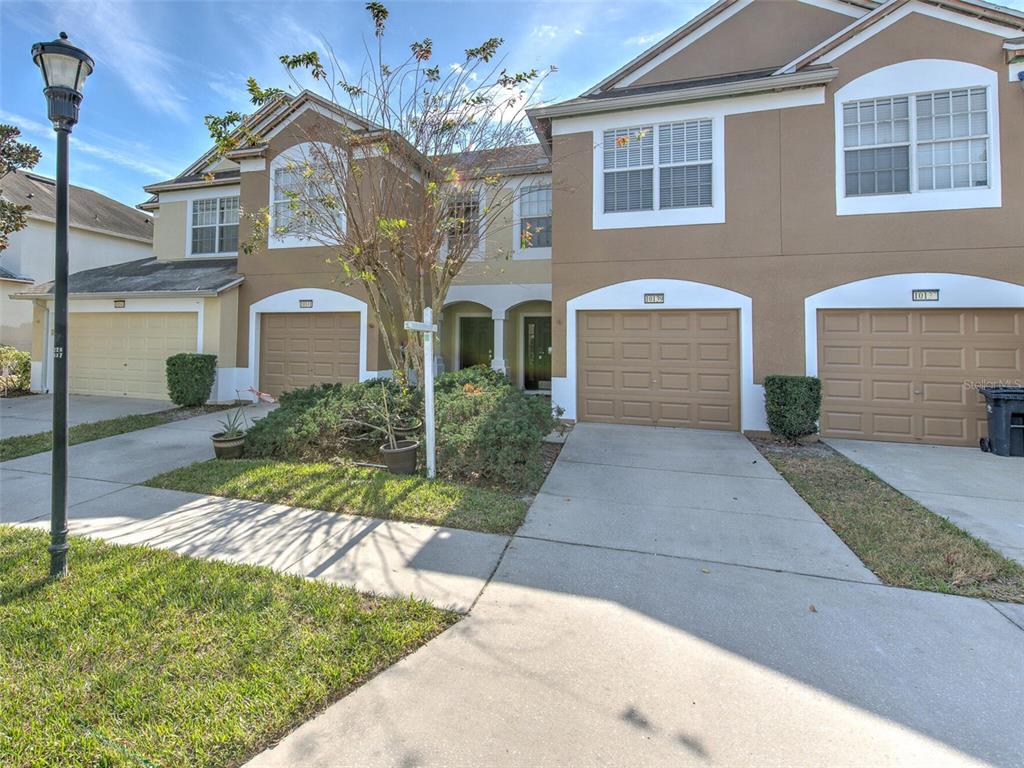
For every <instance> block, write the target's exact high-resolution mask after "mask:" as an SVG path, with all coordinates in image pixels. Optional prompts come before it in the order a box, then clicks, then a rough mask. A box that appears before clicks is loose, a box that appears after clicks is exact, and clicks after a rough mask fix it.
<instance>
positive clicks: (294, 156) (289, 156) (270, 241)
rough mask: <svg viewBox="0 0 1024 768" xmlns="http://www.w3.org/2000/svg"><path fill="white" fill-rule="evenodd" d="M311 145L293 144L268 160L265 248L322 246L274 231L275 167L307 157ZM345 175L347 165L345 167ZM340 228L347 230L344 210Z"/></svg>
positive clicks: (308, 239)
mask: <svg viewBox="0 0 1024 768" xmlns="http://www.w3.org/2000/svg"><path fill="white" fill-rule="evenodd" d="M311 146H313V143H312V142H303V143H301V144H294V145H292V146H290V147H288V149H286V150H284V151H283V152H281V153H280V154H279V155H277V157H275V158H274V159H273V160H271V161H270V172H269V173H268V174H267V175H268V176H269V177H270V178H269V181H268V193H267V194H268V196H267V202H268V212H269V214H270V226H269V228H268V230H267V248H269V249H276V248H318V247H322V246H323V243H321V242H319V241H317V240H313V239H310V238H308V237H302V236H300V235H294V234H291V233H288V234H284V235H279V234H276V233H275V231H274V230H275V228H276V227H277V221H276V220H275V218H274V201H275V197H274V175H275V172H276V171H277V169H279V168H282V167H284V166H286V165H287V164H288V163H301V162H303V161H304V160H305V159H307V158H308V157H309V156H310V154H309V149H308V147H311ZM345 170H346V175H347V171H348V169H347V167H346V169H345ZM341 221H342V230H343V231H347V227H348V216H347V215H346V213H345V211H344V210H342V211H341Z"/></svg>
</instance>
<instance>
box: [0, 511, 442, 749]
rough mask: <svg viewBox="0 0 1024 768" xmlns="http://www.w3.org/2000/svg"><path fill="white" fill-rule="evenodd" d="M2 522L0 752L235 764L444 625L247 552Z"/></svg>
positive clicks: (416, 607)
mask: <svg viewBox="0 0 1024 768" xmlns="http://www.w3.org/2000/svg"><path fill="white" fill-rule="evenodd" d="M47 541H48V538H47V536H46V535H45V534H44V533H41V532H37V531H32V530H27V529H21V528H14V527H10V526H2V525H0V691H2V693H0V763H2V764H3V766H4V768H27V767H28V766H58V765H59V766H61V767H62V768H77V767H82V768H84V767H85V766H144V767H152V766H168V767H169V766H236V765H239V764H241V763H242V762H243V761H244V760H246V759H247V758H249V757H250V756H252V755H254V754H255V753H257V752H259V751H260V750H261V749H263V748H264V747H266V746H268V745H269V744H270V743H272V742H273V741H275V740H276V739H278V738H280V737H281V736H282V735H284V734H285V733H286V732H287V731H288V730H290V729H291V728H292V727H294V726H295V725H297V724H298V723H300V722H301V721H303V720H304V719H306V718H308V717H309V716H310V715H312V714H313V713H315V712H316V711H317V710H318V709H320V708H322V707H323V706H325V705H326V704H328V703H330V702H331V701H333V700H335V699H337V698H339V697H341V696H343V695H345V694H346V693H348V692H349V691H351V690H352V689H353V688H355V687H356V686H358V685H360V684H362V683H363V682H365V681H366V680H368V679H369V678H370V677H372V676H373V675H375V674H376V673H377V672H379V671H380V670H381V669H383V668H385V667H387V666H389V665H390V664H393V663H394V662H395V661H397V660H398V659H400V658H401V657H402V656H404V655H406V654H408V653H410V652H411V651H413V650H415V649H416V648H417V647H419V646H421V645H422V644H423V643H425V642H427V641H428V640H429V639H431V638H432V637H434V636H435V635H437V634H438V633H439V632H441V631H443V630H444V629H446V628H447V627H449V626H450V625H451V624H453V623H454V622H455V621H456V620H457V617H456V615H455V614H453V613H450V612H447V611H442V610H439V609H436V608H434V607H432V606H430V605H429V604H427V603H424V602H420V601H416V600H410V599H396V598H376V597H370V596H367V595H362V594H360V593H358V592H356V591H354V590H352V589H343V588H340V587H336V586H333V585H330V584H326V583H323V582H315V581H306V580H303V579H300V578H298V577H292V576H284V575H280V574H277V573H274V572H273V571H271V570H269V569H266V568H260V567H256V566H245V565H231V564H227V563H216V562H209V561H204V560H195V559H192V558H187V557H181V556H178V555H174V554H171V553H168V552H163V551H160V550H154V549H148V548H142V547H128V546H114V545H110V544H104V543H101V542H97V541H92V540H88V539H79V538H74V539H73V540H72V549H71V554H70V568H71V575H70V576H69V577H68V578H67V579H65V580H63V581H57V582H50V581H47V579H46V571H47V562H48V560H47V552H46V544H47Z"/></svg>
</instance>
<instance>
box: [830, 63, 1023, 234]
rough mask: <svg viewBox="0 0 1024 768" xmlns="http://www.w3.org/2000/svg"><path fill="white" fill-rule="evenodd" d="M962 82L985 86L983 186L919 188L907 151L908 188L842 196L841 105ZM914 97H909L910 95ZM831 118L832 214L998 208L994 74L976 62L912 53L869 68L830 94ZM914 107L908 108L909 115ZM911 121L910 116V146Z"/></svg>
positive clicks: (951, 86) (913, 162)
mask: <svg viewBox="0 0 1024 768" xmlns="http://www.w3.org/2000/svg"><path fill="white" fill-rule="evenodd" d="M962 88H985V92H986V96H987V99H988V141H989V159H988V164H989V169H988V179H989V183H988V186H987V187H963V188H960V189H941V190H938V189H937V190H922V191H915V190H916V188H917V158H916V157H915V156H914V152H913V151H911V157H910V173H911V180H910V189H911V190H912V191H910V192H904V193H896V194H883V195H858V196H855V197H847V196H846V171H845V169H846V157H845V149H846V148H845V147H844V146H843V105H844V104H847V103H849V102H851V101H861V100H864V99H877V98H886V97H889V96H910V97H913V96H914V95H916V94H919V93H934V92H937V91H947V90H954V89H962ZM911 100H912V101H913V98H911ZM833 107H834V113H835V115H834V120H835V179H836V215H837V216H856V215H863V214H875V213H910V212H915V211H949V210H964V209H971V208H999V207H1001V206H1002V204H1003V202H1002V201H1003V198H1002V175H1001V173H1000V153H999V75H998V73H997V72H995V71H994V70H991V69H986V68H985V67H981V66H978V65H977V64H970V63H968V62H964V61H951V60H947V59H914V60H912V61H903V62H900V63H898V64H891V65H889V66H887V67H882V68H880V69H876V70H873V71H871V72H868V73H867V74H864V75H861V76H860V77H858V78H857V79H855V80H852V81H850V82H849V83H847V84H846V85H845V86H843V87H842V88H840V89H839V90H837V91H836V92H835V95H834V97H833ZM914 114H915V111H914V109H913V107H912V108H911V116H912V118H913V115H914ZM916 128H917V126H916V124H915V123H914V121H913V119H912V120H911V134H910V137H911V141H910V144H911V147H912V148H913V146H914V145H915V140H916Z"/></svg>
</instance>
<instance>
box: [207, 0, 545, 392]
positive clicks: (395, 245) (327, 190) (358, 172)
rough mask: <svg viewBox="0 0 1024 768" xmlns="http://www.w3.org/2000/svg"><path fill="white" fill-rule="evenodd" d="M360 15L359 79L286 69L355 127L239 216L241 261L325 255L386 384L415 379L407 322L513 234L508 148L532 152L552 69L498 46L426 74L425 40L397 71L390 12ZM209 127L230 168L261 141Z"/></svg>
mask: <svg viewBox="0 0 1024 768" xmlns="http://www.w3.org/2000/svg"><path fill="white" fill-rule="evenodd" d="M366 8H367V10H368V11H369V13H370V16H371V18H372V21H373V25H374V26H373V33H374V40H373V42H372V43H369V44H366V45H365V46H364V48H365V57H364V62H363V65H362V68H361V70H360V72H359V73H358V75H355V76H353V77H349V76H348V75H347V74H346V73H345V72H343V71H342V69H341V67H340V66H339V63H338V60H337V57H335V56H334V55H333V53H331V54H329V56H328V58H329V61H328V62H326V63H324V62H322V61H321V58H320V55H319V54H318V53H317V52H315V51H311V52H306V53H301V54H298V55H284V56H281V57H280V60H281V63H282V64H283V65H284V67H285V69H286V71H287V72H288V73H289V75H290V76H291V78H292V81H293V85H294V87H298V85H299V83H298V77H297V75H299V74H302V73H307V74H308V75H310V76H311V77H312V78H313V79H314V80H315V81H316V82H317V83H318V84H320V85H321V86H322V88H321V89H320V90H322V91H323V92H325V93H326V94H327V95H326V96H325V97H324V98H325V100H326V101H329V102H330V105H331V106H333V107H335V108H336V114H337V115H340V116H342V117H344V116H346V115H348V116H351V117H352V118H353V119H352V120H344V119H340V120H339V119H335V120H331V121H322V122H320V123H318V124H317V128H316V129H308V130H307V134H308V135H307V136H306V137H305V138H306V141H304V142H303V143H301V144H300V145H299V146H300V147H301V150H299V151H297V152H296V153H294V154H292V155H290V156H289V158H288V162H287V165H286V166H285V167H284V169H282V170H281V171H279V172H278V174H277V178H276V179H275V182H276V186H275V188H276V189H277V190H282V191H280V192H278V193H277V194H276V195H275V198H276V199H275V200H272V201H271V207H270V209H264V210H261V211H247V212H244V215H245V216H246V218H247V219H248V220H249V221H251V222H252V237H251V238H249V240H248V242H247V243H246V244H245V245H244V246H243V247H245V248H257V247H260V245H261V244H262V243H263V242H265V241H266V239H267V237H268V236H269V237H298V238H304V239H306V240H310V241H314V242H316V243H318V244H320V245H323V246H325V247H326V248H328V249H329V250H330V252H331V254H332V258H333V259H334V260H335V261H336V263H337V264H338V266H339V277H340V279H341V280H342V281H344V282H347V283H351V282H354V281H358V282H359V283H361V284H362V286H363V287H364V289H365V291H366V294H367V296H368V301H369V304H370V308H371V310H372V311H373V313H374V314H375V315H376V317H377V320H378V327H379V328H380V332H381V333H382V334H383V337H384V341H385V345H386V348H387V351H388V356H389V362H390V364H391V367H392V370H394V371H395V372H400V371H405V370H408V369H409V368H412V369H413V370H415V371H416V373H417V375H418V376H419V377H421V376H422V360H423V356H422V347H421V344H422V339H421V337H420V336H419V335H418V334H408V333H407V332H406V331H405V330H404V328H403V321H404V320H406V319H412V318H416V319H418V318H420V317H421V316H422V314H423V309H424V307H425V306H431V307H435V308H440V307H442V306H443V305H444V300H445V296H446V294H447V292H448V289H449V287H450V286H451V284H452V282H453V280H454V279H455V278H456V276H457V275H458V274H459V272H460V271H461V270H462V268H463V267H464V266H465V264H466V262H467V260H469V259H472V258H474V256H475V255H476V254H477V253H478V252H479V251H478V249H479V247H480V244H481V242H482V241H484V240H485V239H486V238H487V236H488V235H489V234H491V233H493V232H495V231H497V230H499V229H502V228H509V227H510V221H511V217H510V216H509V212H510V210H511V206H512V205H513V204H514V201H515V199H516V197H517V196H518V195H519V194H521V191H522V189H523V182H522V180H521V177H518V176H509V175H507V173H506V171H507V170H508V168H509V165H510V164H512V165H515V163H516V159H515V150H514V149H513V150H512V151H510V150H509V148H514V147H516V146H518V145H524V144H527V143H529V142H530V141H531V140H532V138H533V132H532V130H531V129H530V126H529V123H528V118H527V116H526V108H527V106H529V105H531V104H532V102H533V101H534V99H535V98H536V96H537V94H538V90H539V88H540V85H541V83H542V82H543V81H544V79H545V77H546V76H547V75H548V74H550V73H551V72H553V71H554V68H553V67H551V68H549V69H547V70H544V71H538V70H536V69H531V70H529V71H522V72H510V71H509V70H508V69H507V68H506V67H505V66H504V65H503V60H502V59H501V58H500V57H499V51H500V48H501V46H502V44H503V40H502V39H501V38H498V37H494V38H491V39H489V40H487V41H485V42H484V43H483V44H482V45H480V46H478V47H475V48H468V49H466V51H465V56H464V59H463V61H461V62H459V63H457V64H452V65H450V66H448V67H442V66H441V65H439V64H435V63H433V62H432V59H433V44H432V42H431V40H430V38H425V39H423V40H419V41H415V42H413V43H411V44H410V45H409V54H408V55H407V56H406V58H405V59H404V60H403V61H402V62H400V63H398V64H395V65H392V64H389V63H388V62H386V61H385V59H384V35H385V26H386V22H387V18H388V10H387V9H386V8H385V7H384V6H383V5H382V4H380V3H376V2H371V3H369V4H367V6H366ZM248 86H249V93H250V95H251V96H252V101H253V103H254V104H255V105H257V106H262V105H265V104H268V103H270V102H271V101H273V100H275V99H286V98H289V96H288V95H287V94H286V93H285V92H284V91H282V90H280V89H277V88H262V87H260V85H259V84H258V83H257V82H256V81H255V80H254V79H253V78H249V81H248ZM207 126H208V127H209V128H210V132H211V135H212V136H213V138H214V140H215V142H216V144H217V146H218V148H219V149H220V150H221V151H222V152H223V153H225V154H228V153H230V151H231V150H232V149H233V148H234V147H236V146H238V145H239V144H240V143H243V142H244V143H248V144H252V143H259V142H261V141H262V138H261V137H260V136H257V135H253V134H252V131H251V128H249V127H248V126H247V121H246V119H245V118H244V117H243V116H242V115H240V114H238V113H228V114H227V115H225V116H223V117H215V116H210V117H208V118H207ZM522 154H524V153H523V152H522V151H520V155H522ZM521 236H522V237H523V238H525V239H529V238H530V237H531V236H532V233H531V232H529V231H526V232H525V233H523V234H522V235H521ZM420 380H422V378H420Z"/></svg>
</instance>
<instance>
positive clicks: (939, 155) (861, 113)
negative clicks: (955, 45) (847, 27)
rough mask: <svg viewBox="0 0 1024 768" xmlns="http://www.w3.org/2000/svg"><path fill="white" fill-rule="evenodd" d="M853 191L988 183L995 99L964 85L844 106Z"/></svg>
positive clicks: (914, 189) (919, 189)
mask: <svg viewBox="0 0 1024 768" xmlns="http://www.w3.org/2000/svg"><path fill="white" fill-rule="evenodd" d="M843 147H844V158H845V164H846V168H845V174H846V195H847V197H855V196H861V195H886V194H906V193H911V192H925V191H932V190H948V189H964V188H972V187H986V188H987V187H988V183H989V168H988V160H989V135H988V98H987V94H986V89H985V88H962V89H957V90H949V91H936V92H932V93H921V94H915V95H912V96H895V97H889V98H883V99H867V100H862V101H855V102H850V103H846V104H843Z"/></svg>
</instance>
